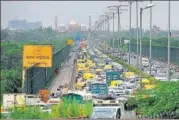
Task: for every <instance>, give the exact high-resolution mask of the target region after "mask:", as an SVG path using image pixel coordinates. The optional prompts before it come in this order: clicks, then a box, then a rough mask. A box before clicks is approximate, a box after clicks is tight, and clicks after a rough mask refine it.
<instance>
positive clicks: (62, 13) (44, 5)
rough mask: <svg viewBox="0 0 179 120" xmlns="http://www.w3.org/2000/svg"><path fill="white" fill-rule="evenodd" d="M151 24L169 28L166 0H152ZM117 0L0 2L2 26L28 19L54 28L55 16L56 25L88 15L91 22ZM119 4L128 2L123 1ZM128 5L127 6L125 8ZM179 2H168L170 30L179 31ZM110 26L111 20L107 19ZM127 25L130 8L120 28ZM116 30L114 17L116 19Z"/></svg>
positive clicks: (146, 13) (84, 21)
mask: <svg viewBox="0 0 179 120" xmlns="http://www.w3.org/2000/svg"><path fill="white" fill-rule="evenodd" d="M149 3H150V2H149V1H145V2H140V3H139V7H144V6H146V5H148V4H149ZM153 3H154V4H155V6H154V7H153V8H152V24H153V25H157V26H159V27H160V28H161V29H163V30H167V29H168V1H153ZM119 4H120V3H119V2H118V1H1V27H2V28H6V27H7V26H8V20H11V19H14V18H17V19H26V20H27V21H29V22H33V21H41V22H42V25H43V26H44V27H48V26H51V27H52V28H54V26H55V23H54V19H55V16H58V25H60V24H68V23H69V21H70V20H76V21H77V22H79V23H80V24H85V25H88V24H89V15H91V19H92V24H94V22H95V21H97V20H99V16H100V15H102V14H104V13H105V12H108V11H109V10H108V8H107V6H109V5H119ZM121 4H128V3H127V2H122V3H121ZM126 8H128V7H126ZM178 12H179V1H171V29H175V30H176V29H177V30H179V13H178ZM131 19H132V23H131V25H132V27H136V3H135V2H133V3H132V18H131ZM110 26H111V29H112V20H110ZM128 28H129V11H123V12H122V14H121V29H128ZM143 28H144V29H149V28H150V9H146V10H145V11H144V12H143ZM115 30H117V18H115Z"/></svg>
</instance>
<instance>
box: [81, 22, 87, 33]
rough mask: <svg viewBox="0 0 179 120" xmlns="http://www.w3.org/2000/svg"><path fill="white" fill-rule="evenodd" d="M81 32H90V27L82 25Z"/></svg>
mask: <svg viewBox="0 0 179 120" xmlns="http://www.w3.org/2000/svg"><path fill="white" fill-rule="evenodd" d="M81 31H84V32H86V31H88V26H87V25H84V24H81Z"/></svg>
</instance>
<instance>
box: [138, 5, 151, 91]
mask: <svg viewBox="0 0 179 120" xmlns="http://www.w3.org/2000/svg"><path fill="white" fill-rule="evenodd" d="M153 6H154V4H149V5H147V6H146V7H145V8H140V70H141V71H142V12H143V10H145V9H148V8H151V7H153ZM140 88H141V89H142V73H140Z"/></svg>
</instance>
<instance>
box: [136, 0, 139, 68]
mask: <svg viewBox="0 0 179 120" xmlns="http://www.w3.org/2000/svg"><path fill="white" fill-rule="evenodd" d="M136 28H137V68H139V26H138V1H136Z"/></svg>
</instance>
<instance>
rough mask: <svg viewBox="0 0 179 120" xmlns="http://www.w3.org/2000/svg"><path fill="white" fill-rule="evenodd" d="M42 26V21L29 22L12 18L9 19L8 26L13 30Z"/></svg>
mask: <svg viewBox="0 0 179 120" xmlns="http://www.w3.org/2000/svg"><path fill="white" fill-rule="evenodd" d="M40 26H42V23H41V22H39V21H37V22H27V21H26V20H17V19H14V20H10V21H8V28H9V29H11V30H33V29H37V28H39V27H40Z"/></svg>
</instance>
